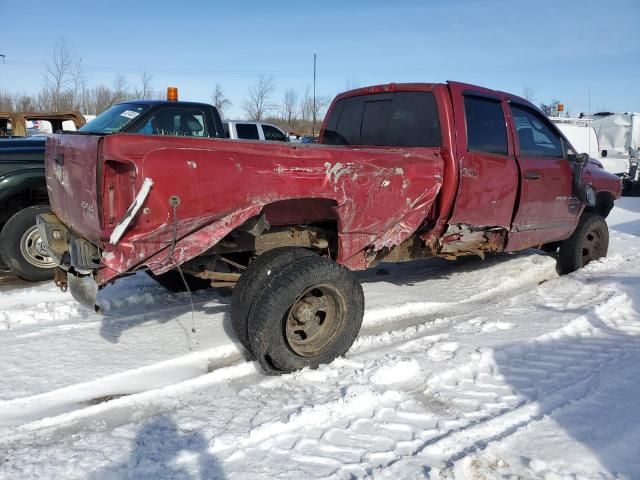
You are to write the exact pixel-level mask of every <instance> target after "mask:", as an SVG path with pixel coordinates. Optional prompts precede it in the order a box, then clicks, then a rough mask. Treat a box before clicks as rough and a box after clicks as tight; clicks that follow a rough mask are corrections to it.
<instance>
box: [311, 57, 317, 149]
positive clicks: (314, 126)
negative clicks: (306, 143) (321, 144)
mask: <svg viewBox="0 0 640 480" xmlns="http://www.w3.org/2000/svg"><path fill="white" fill-rule="evenodd" d="M312 113H313V123H312V124H311V136H313V137H315V136H316V54H315V53H314V54H313V112H312Z"/></svg>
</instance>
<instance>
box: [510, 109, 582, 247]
mask: <svg viewBox="0 0 640 480" xmlns="http://www.w3.org/2000/svg"><path fill="white" fill-rule="evenodd" d="M509 110H510V122H511V124H512V128H513V131H514V132H516V133H517V134H516V135H515V137H516V158H517V159H518V164H519V165H520V201H519V205H518V210H517V212H516V215H515V217H514V219H513V225H512V230H513V232H512V233H511V234H510V235H509V241H508V243H507V250H520V249H522V248H526V247H531V246H536V245H541V244H543V243H548V242H552V241H556V240H562V239H565V238H567V237H568V236H569V235H570V234H571V232H572V231H573V230H574V228H575V226H576V224H577V222H578V216H579V214H580V211H581V203H580V201H579V200H578V198H577V197H575V196H574V195H573V165H572V164H571V162H569V160H568V159H567V151H566V146H565V142H564V140H563V139H562V137H561V136H560V134H559V132H558V131H557V130H556V129H555V128H554V127H553V125H552V124H551V122H550V121H549V120H548V119H547V118H545V117H544V115H542V114H541V113H540V112H538V111H536V110H535V109H533V108H531V107H529V106H527V105H524V104H521V103H518V102H517V101H515V100H514V101H511V102H510V103H509Z"/></svg>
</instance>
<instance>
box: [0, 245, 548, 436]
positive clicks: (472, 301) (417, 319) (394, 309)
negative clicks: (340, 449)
mask: <svg viewBox="0 0 640 480" xmlns="http://www.w3.org/2000/svg"><path fill="white" fill-rule="evenodd" d="M521 258H522V257H521ZM531 263H532V267H533V268H530V269H528V270H527V271H526V272H523V274H522V275H520V276H518V277H516V278H513V279H511V280H510V281H509V282H505V283H504V284H502V285H498V286H497V287H496V288H493V289H490V290H486V291H482V292H479V293H477V294H475V295H474V296H472V297H471V298H469V299H467V300H464V301H462V302H457V303H443V302H441V303H434V302H413V303H409V304H403V305H400V306H398V305H395V306H387V307H383V308H377V309H373V310H369V311H368V312H366V313H365V325H363V328H362V331H361V334H360V337H359V340H358V341H357V342H356V344H355V345H354V347H353V348H352V352H350V353H349V354H348V356H352V355H354V354H356V353H357V352H359V351H360V350H362V349H364V350H370V349H371V348H372V345H375V344H378V345H380V344H384V343H387V344H393V343H396V342H404V341H406V338H407V335H409V336H415V337H416V338H420V337H425V336H430V335H433V333H431V331H432V330H434V329H437V330H438V331H440V332H444V331H445V330H446V328H448V326H450V324H451V323H452V321H455V319H456V317H464V316H466V315H467V313H468V311H469V310H479V309H482V308H483V305H484V304H485V303H486V301H487V298H489V297H492V298H493V301H494V302H498V301H504V300H507V299H509V298H511V297H513V296H517V295H519V294H520V293H522V292H524V291H527V290H529V289H531V288H532V287H533V286H536V285H537V284H538V283H540V282H542V281H545V280H548V279H550V278H553V277H555V276H556V274H555V269H554V268H551V267H552V266H553V264H552V263H551V262H550V261H549V259H548V258H547V257H545V256H534V257H531ZM145 295H146V293H143V294H142V296H145ZM138 296H140V295H138ZM205 303H207V300H204V301H200V302H196V306H202V305H204V304H205ZM484 308H486V307H484ZM180 310H184V305H182V304H179V305H175V304H174V305H168V306H167V305H163V306H161V307H159V308H157V309H152V310H147V311H134V312H133V313H131V314H130V315H127V316H123V317H119V318H118V320H117V322H118V323H127V322H132V321H135V320H136V319H140V318H153V317H154V314H156V313H162V314H164V315H165V316H166V315H167V313H169V314H171V312H174V311H180ZM92 315H93V314H92ZM93 316H95V315H93ZM367 317H368V318H369V320H368V321H367ZM443 317H447V320H446V321H436V322H434V320H436V319H442V318H443ZM96 318H97V317H96ZM383 318H384V321H382V319H383ZM95 324H96V322H91V323H90V324H89V325H86V324H80V325H78V326H77V328H90V326H91V325H95ZM69 328H72V327H71V326H70V325H68V324H63V325H57V326H50V327H44V328H43V329H41V330H39V331H36V332H29V333H24V334H20V335H19V338H32V337H37V336H41V335H46V334H47V333H48V332H51V331H64V330H67V329H69ZM73 328H76V327H73ZM407 329H408V330H407ZM398 330H401V332H400V335H394V334H393V333H392V334H391V335H380V333H382V332H387V333H389V332H397V331H398ZM376 337H377V338H376ZM373 348H377V347H373ZM245 355H247V354H246V352H243V351H242V349H241V348H240V347H237V346H236V345H234V344H230V345H228V346H223V347H216V348H212V349H208V350H204V351H199V352H193V353H190V354H187V355H183V356H180V357H177V358H174V359H171V360H167V361H163V362H158V363H155V364H152V365H149V366H145V367H140V368H136V369H133V370H127V371H124V372H121V373H116V374H113V375H109V376H107V377H101V378H98V379H95V380H91V381H87V382H82V383H79V384H73V385H69V386H66V387H62V388H60V389H57V390H53V391H50V392H46V393H42V394H36V395H32V396H29V397H21V398H16V399H11V400H5V401H0V428H3V427H4V428H8V427H16V426H19V425H24V424H29V423H33V424H34V426H35V425H38V423H37V422H38V420H40V419H43V418H46V417H55V416H59V415H63V414H66V413H70V412H73V411H81V410H83V409H87V404H89V403H91V402H93V401H95V400H96V399H107V398H113V397H116V398H117V397H120V396H124V395H126V396H127V397H128V398H132V399H133V397H135V395H138V394H141V393H144V392H147V391H154V390H158V389H162V388H163V387H166V386H168V385H171V384H180V382H188V381H189V380H191V379H196V378H198V377H201V376H206V375H207V374H209V373H210V372H212V371H214V370H217V369H221V368H225V367H229V366H233V365H242V359H243V358H244V356H245ZM239 362H240V363H239ZM245 363H252V362H245ZM252 368H255V366H253V367H252ZM118 400H119V401H124V400H125V399H124V398H123V399H118ZM111 401H115V399H113V400H111ZM91 411H93V410H91V409H89V410H88V412H91ZM61 418H66V417H64V416H63V417H61Z"/></svg>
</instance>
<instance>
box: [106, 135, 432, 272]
mask: <svg viewBox="0 0 640 480" xmlns="http://www.w3.org/2000/svg"><path fill="white" fill-rule="evenodd" d="M142 145H144V150H143V148H142ZM205 147H206V148H205ZM104 155H105V157H108V158H119V157H120V158H122V159H124V160H127V161H130V162H135V164H136V171H137V175H141V176H144V177H148V178H153V181H154V187H153V190H152V191H151V192H150V193H149V196H148V198H147V200H146V202H145V208H144V211H142V212H141V213H139V214H138V215H139V216H138V220H137V221H136V222H135V224H134V225H132V226H131V227H130V228H129V230H127V231H126V232H125V233H124V235H123V236H122V237H121V239H120V241H119V243H118V244H117V245H113V244H107V245H105V247H104V253H103V263H104V264H105V266H106V267H108V269H104V272H101V274H100V277H99V281H100V282H104V281H107V280H108V279H109V278H113V277H114V276H117V274H118V273H117V272H121V273H122V272H126V271H130V270H131V269H133V268H139V267H140V266H142V265H146V266H148V267H149V268H151V270H152V271H153V272H155V273H162V272H163V271H165V270H168V269H170V268H173V267H174V265H176V264H180V263H182V262H185V261H187V260H190V259H191V258H194V257H195V256H197V255H200V254H202V253H203V252H205V251H207V250H208V249H210V248H211V247H213V246H214V245H215V244H216V243H218V242H219V241H220V240H221V239H222V238H224V237H225V236H226V235H228V234H229V233H230V232H231V231H232V230H234V229H235V228H237V227H239V226H240V225H242V224H243V223H244V222H245V221H247V220H248V219H249V218H251V217H253V216H256V215H258V214H259V213H260V212H261V211H262V210H263V208H264V207H265V206H266V205H274V204H278V202H283V203H281V204H280V205H281V206H279V207H278V219H279V221H281V222H284V221H286V219H287V215H288V208H291V218H292V219H294V218H296V217H299V216H300V212H299V209H296V208H292V207H287V205H291V204H292V202H293V203H296V201H298V203H299V202H303V203H304V202H313V201H314V200H317V201H319V202H325V205H326V204H327V202H328V203H329V204H331V205H334V207H332V208H330V211H331V212H332V215H333V217H334V219H335V220H336V221H337V226H338V243H339V244H338V254H337V261H338V262H339V263H342V264H344V265H346V266H348V267H349V268H352V269H363V268H366V267H367V260H366V258H365V255H364V251H365V250H367V249H369V250H371V249H373V250H374V251H378V250H381V249H383V248H390V247H393V246H394V245H398V244H400V243H402V242H403V241H404V240H405V239H406V238H408V237H409V236H410V235H411V234H413V233H414V232H415V231H416V229H418V228H419V227H420V226H421V225H423V224H424V221H425V218H427V217H428V215H429V212H430V211H431V207H432V206H433V202H434V201H435V198H436V196H437V194H438V192H439V190H440V188H441V186H442V178H443V161H442V159H441V156H440V155H439V149H437V148H416V147H412V148H355V147H327V146H322V145H318V146H311V147H303V148H301V147H299V146H295V145H286V146H283V145H279V144H276V145H274V144H271V143H267V142H265V143H254V142H229V141H226V140H213V139H212V140H203V139H197V140H194V139H185V138H175V139H174V138H166V137H164V138H158V139H156V138H150V137H148V136H147V137H145V142H144V144H141V143H140V142H136V141H135V136H132V135H127V136H124V135H122V136H118V135H115V136H110V137H107V138H105V140H104ZM141 157H142V158H141ZM187 160H191V161H193V162H196V163H197V165H198V168H197V169H193V168H189V167H188V165H187ZM173 194H176V195H180V205H179V206H178V208H177V210H176V213H177V221H176V231H177V235H176V239H177V241H176V246H175V250H174V253H173V255H172V256H171V258H169V254H170V252H169V248H168V247H169V245H171V239H172V233H173V224H172V213H171V209H170V206H169V203H168V198H169V197H170V196H171V195H173ZM299 204H302V203H299ZM294 210H295V212H294ZM312 210H313V209H312ZM321 210H322V211H327V209H326V208H322V209H320V208H318V209H316V211H321ZM294 223H295V222H294Z"/></svg>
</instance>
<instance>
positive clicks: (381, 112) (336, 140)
mask: <svg viewBox="0 0 640 480" xmlns="http://www.w3.org/2000/svg"><path fill="white" fill-rule="evenodd" d="M323 143H325V144H329V145H385V146H394V147H439V146H441V145H442V137H441V133H440V120H439V117H438V107H437V105H436V100H435V97H434V96H433V94H432V93H431V92H396V93H380V94H372V95H362V96H357V97H349V98H344V99H342V100H340V101H338V102H337V103H336V106H335V108H334V109H333V111H332V112H331V116H330V117H329V119H328V120H327V127H326V129H325V131H324V137H323Z"/></svg>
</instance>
